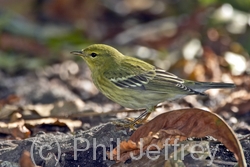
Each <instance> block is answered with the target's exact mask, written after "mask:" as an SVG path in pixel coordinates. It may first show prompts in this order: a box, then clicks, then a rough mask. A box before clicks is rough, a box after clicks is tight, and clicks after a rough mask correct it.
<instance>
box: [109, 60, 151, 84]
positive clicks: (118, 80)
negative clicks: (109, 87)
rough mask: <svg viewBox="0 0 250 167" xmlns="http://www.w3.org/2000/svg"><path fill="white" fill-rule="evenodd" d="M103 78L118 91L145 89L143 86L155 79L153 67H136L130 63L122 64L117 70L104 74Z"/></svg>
mask: <svg viewBox="0 0 250 167" xmlns="http://www.w3.org/2000/svg"><path fill="white" fill-rule="evenodd" d="M104 77H105V78H107V79H108V80H109V81H111V82H112V83H113V84H115V85H116V86H117V87H119V88H120V89H124V88H131V89H145V87H144V85H146V84H148V82H149V81H150V80H152V79H153V78H154V77H155V67H154V66H151V65H150V66H149V65H148V66H147V64H146V66H138V65H133V64H132V63H128V62H126V63H123V65H122V66H120V67H119V68H117V69H112V70H110V71H106V72H104Z"/></svg>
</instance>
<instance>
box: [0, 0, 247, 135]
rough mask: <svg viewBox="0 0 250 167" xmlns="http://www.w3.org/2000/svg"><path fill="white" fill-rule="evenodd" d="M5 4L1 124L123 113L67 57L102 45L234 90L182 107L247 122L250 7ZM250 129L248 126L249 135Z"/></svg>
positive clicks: (0, 12) (159, 2)
mask: <svg viewBox="0 0 250 167" xmlns="http://www.w3.org/2000/svg"><path fill="white" fill-rule="evenodd" d="M0 4H1V8H0V81H1V82H0V112H1V119H3V120H8V121H9V120H10V119H13V120H15V119H17V118H20V117H24V118H25V120H27V119H31V118H38V117H46V116H57V117H59V116H68V117H71V118H77V117H80V116H79V115H74V114H77V113H78V112H81V113H88V112H91V111H94V112H97V113H105V112H108V111H112V110H113V111H114V110H118V109H121V107H120V106H119V105H118V104H114V103H112V102H111V101H109V100H108V99H107V98H105V97H104V96H103V95H101V94H99V93H98V90H97V89H96V88H95V86H94V85H93V84H92V81H91V79H90V72H89V70H88V68H87V67H86V65H85V63H84V62H83V60H81V59H80V58H79V57H76V56H74V55H71V54H70V51H73V50H80V49H82V48H85V47H86V46H88V45H90V44H94V43H105V44H109V45H112V46H114V47H116V48H117V49H118V50H120V51H121V52H122V53H124V54H127V55H131V56H135V57H138V58H141V59H144V60H145V61H147V62H149V63H152V64H154V65H156V66H158V67H160V68H163V69H166V70H168V71H170V72H172V73H174V74H176V75H177V76H179V77H182V78H186V79H191V80H199V81H217V82H234V83H235V84H236V85H237V88H236V89H234V90H231V91H230V90H227V92H226V93H218V92H219V91H218V90H216V91H211V92H209V98H208V97H207V98H198V100H196V101H195V100H193V99H192V100H190V99H186V100H185V102H183V101H182V103H183V104H185V105H184V106H189V107H204V106H205V107H207V108H209V109H212V110H213V111H215V112H218V113H220V112H222V111H226V112H224V114H222V115H223V117H224V118H228V119H229V120H230V121H231V123H232V124H234V123H237V121H238V115H239V114H240V115H241V116H242V117H241V118H242V119H245V121H246V122H248V123H249V122H250V117H249V111H250V104H249V100H250V95H249V93H248V92H249V90H250V79H249V73H250V61H249V52H250V10H249V9H250V1H249V0H193V1H181V0H120V1H117V0H101V1H100V0H91V1H90V0H22V1H18V0H8V1H6V0H0ZM182 103H181V102H178V104H177V103H176V104H175V103H173V104H172V106H176V105H180V104H182ZM34 111H35V112H34ZM83 111H84V112H83ZM229 113H231V114H229ZM16 114H17V115H16ZM18 114H19V115H18ZM20 114H21V115H20ZM137 114H138V113H137ZM237 114H238V115H237ZM13 115H14V116H13ZM126 115H127V113H122V114H121V113H120V115H119V114H118V115H117V117H119V118H122V117H125V116H126ZM85 116H86V115H85ZM87 116H89V115H87ZM132 116H134V115H132ZM234 116H235V117H234ZM232 118H233V119H232ZM82 119H83V118H82ZM86 119H90V118H89V117H88V118H86ZM91 119H92V118H91ZM85 121H86V120H85ZM94 122H99V120H98V121H94ZM26 123H27V122H26ZM30 124H31V123H30ZM249 129H250V128H249V126H248V125H247V126H245V130H247V131H245V132H244V133H248V132H249Z"/></svg>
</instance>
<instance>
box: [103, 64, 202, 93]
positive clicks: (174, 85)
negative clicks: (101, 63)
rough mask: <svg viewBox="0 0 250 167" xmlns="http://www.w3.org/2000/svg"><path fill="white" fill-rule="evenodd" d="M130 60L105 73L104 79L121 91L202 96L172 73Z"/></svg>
mask: <svg viewBox="0 0 250 167" xmlns="http://www.w3.org/2000/svg"><path fill="white" fill-rule="evenodd" d="M130 60H131V61H130ZM130 60H126V61H124V62H123V64H122V65H121V66H119V67H117V68H116V69H112V70H110V71H106V72H104V77H105V78H107V79H108V80H109V81H110V82H112V83H113V84H115V85H116V86H117V87H118V88H120V89H125V88H129V89H137V90H146V91H148V92H154V93H165V94H166V93H167V94H181V95H188V94H202V93H200V92H196V91H194V90H193V89H191V88H189V87H187V86H185V84H184V82H185V81H184V80H183V79H181V78H178V77H177V76H176V75H174V74H172V73H169V72H166V71H165V70H162V69H159V68H155V67H154V66H152V65H150V64H148V63H146V62H143V61H140V60H138V59H133V60H132V59H130ZM136 61H137V62H136Z"/></svg>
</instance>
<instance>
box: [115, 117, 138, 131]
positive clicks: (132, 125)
mask: <svg viewBox="0 0 250 167" xmlns="http://www.w3.org/2000/svg"><path fill="white" fill-rule="evenodd" d="M134 120H135V119H134V118H126V119H123V120H119V121H113V124H115V125H116V126H120V127H123V128H129V129H132V130H136V129H137V127H136V125H138V123H137V121H136V122H135V121H134Z"/></svg>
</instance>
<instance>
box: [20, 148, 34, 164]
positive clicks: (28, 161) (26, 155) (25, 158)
mask: <svg viewBox="0 0 250 167" xmlns="http://www.w3.org/2000/svg"><path fill="white" fill-rule="evenodd" d="M19 165H20V167H35V165H34V164H33V162H32V161H31V158H30V153H29V152H28V151H26V150H25V151H24V152H23V154H22V156H21V158H20V159H19Z"/></svg>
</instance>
